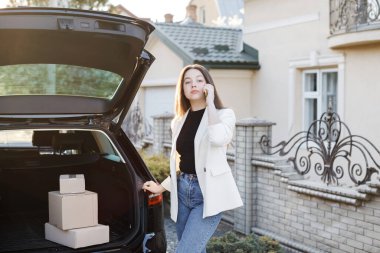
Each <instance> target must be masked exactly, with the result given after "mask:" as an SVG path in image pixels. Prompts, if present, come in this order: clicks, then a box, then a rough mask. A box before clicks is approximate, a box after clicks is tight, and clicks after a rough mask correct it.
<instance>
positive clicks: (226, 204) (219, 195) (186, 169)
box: [143, 64, 243, 253]
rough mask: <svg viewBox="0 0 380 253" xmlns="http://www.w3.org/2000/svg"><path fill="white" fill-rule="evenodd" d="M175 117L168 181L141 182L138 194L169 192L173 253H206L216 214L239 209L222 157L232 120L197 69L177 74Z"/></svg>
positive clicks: (207, 78)
mask: <svg viewBox="0 0 380 253" xmlns="http://www.w3.org/2000/svg"><path fill="white" fill-rule="evenodd" d="M175 111H176V116H175V118H174V119H173V121H172V124H171V128H172V151H171V155H170V176H169V177H168V178H166V179H165V180H164V181H163V182H162V183H161V184H157V183H156V182H153V181H148V182H145V183H144V185H143V189H144V190H148V191H150V192H153V193H161V192H163V191H165V190H168V191H170V197H171V206H170V212H171V218H172V219H173V220H174V221H175V222H176V230H177V236H178V245H177V249H176V252H178V253H188V252H192V253H195V252H206V244H207V242H208V240H209V239H210V238H211V236H212V235H213V233H214V231H215V230H216V228H217V226H218V224H219V222H220V219H221V212H222V211H225V210H230V209H233V208H236V207H239V206H242V205H243V202H242V200H241V198H240V195H239V192H238V189H237V187H236V183H235V180H234V178H233V176H232V173H231V169H230V167H229V165H228V163H227V156H226V151H227V145H228V144H229V143H230V142H231V139H232V136H233V132H234V127H235V114H234V112H233V111H232V110H231V109H225V108H223V106H222V103H221V101H220V99H219V97H218V94H217V92H216V89H215V85H214V82H213V80H212V78H211V76H210V74H209V72H208V71H207V69H206V68H204V67H203V66H201V65H197V64H194V65H189V66H186V67H185V68H184V69H183V70H182V71H181V74H180V76H179V79H178V83H177V90H176V97H175Z"/></svg>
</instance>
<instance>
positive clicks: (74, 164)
mask: <svg viewBox="0 0 380 253" xmlns="http://www.w3.org/2000/svg"><path fill="white" fill-rule="evenodd" d="M24 132H25V131H24ZM28 132H29V137H28V138H29V141H28V142H27V143H26V144H25V143H20V142H16V141H14V142H12V139H11V136H17V135H20V134H22V133H23V131H22V130H12V131H0V224H1V226H0V245H1V247H0V252H8V251H16V250H22V249H23V248H28V249H31V248H33V249H39V248H46V247H60V245H58V244H55V243H53V242H50V241H47V240H45V237H44V224H45V222H48V220H49V214H48V192H49V191H57V190H58V189H59V176H60V175H62V174H84V177H85V187H86V190H88V191H92V192H96V193H97V194H98V219H99V224H104V225H109V226H110V242H117V241H121V240H123V239H125V238H126V237H127V236H128V234H129V233H130V234H133V233H132V231H133V229H134V228H135V227H136V224H134V222H135V221H136V220H137V219H135V217H134V215H135V208H136V207H134V206H133V204H132V203H135V201H134V198H135V196H134V195H133V193H132V191H131V189H135V188H134V187H131V186H133V185H134V181H133V179H132V178H133V177H132V174H131V173H130V171H131V170H128V168H127V169H126V166H127V165H126V163H124V162H123V160H122V158H121V157H120V156H119V155H118V153H117V152H116V148H115V147H114V146H113V145H112V142H111V141H110V140H109V138H108V137H107V136H106V134H105V133H103V132H101V131H95V130H94V131H89V130H87V131H85V130H82V131H81V130H29V131H28ZM2 135H3V137H1V136H2ZM30 135H31V138H30ZM4 136H5V137H4ZM4 139H5V140H7V142H6V143H5V142H3V143H1V140H4ZM111 182H112V183H111ZM109 196H112V198H110V197H109ZM20 237H21V238H23V243H20ZM16 242H17V243H16ZM95 247H96V246H95Z"/></svg>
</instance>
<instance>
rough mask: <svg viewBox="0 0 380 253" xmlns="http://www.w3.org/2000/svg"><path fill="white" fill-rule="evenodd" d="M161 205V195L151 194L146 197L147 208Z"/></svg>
mask: <svg viewBox="0 0 380 253" xmlns="http://www.w3.org/2000/svg"><path fill="white" fill-rule="evenodd" d="M161 203H162V193H157V194H154V193H151V194H149V196H148V206H155V205H158V204H161Z"/></svg>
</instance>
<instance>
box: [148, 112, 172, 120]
mask: <svg viewBox="0 0 380 253" xmlns="http://www.w3.org/2000/svg"><path fill="white" fill-rule="evenodd" d="M152 118H153V119H159V118H163V119H169V118H174V114H173V113H171V112H164V113H161V114H157V115H153V116H152Z"/></svg>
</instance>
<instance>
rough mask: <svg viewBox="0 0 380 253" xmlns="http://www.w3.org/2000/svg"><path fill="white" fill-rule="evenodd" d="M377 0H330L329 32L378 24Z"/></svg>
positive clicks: (379, 7)
mask: <svg viewBox="0 0 380 253" xmlns="http://www.w3.org/2000/svg"><path fill="white" fill-rule="evenodd" d="M379 22H380V3H379V0H330V34H336V33H340V32H350V31H355V30H357V29H358V28H360V27H361V28H363V26H364V27H366V28H370V27H372V26H374V25H376V26H379Z"/></svg>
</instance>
